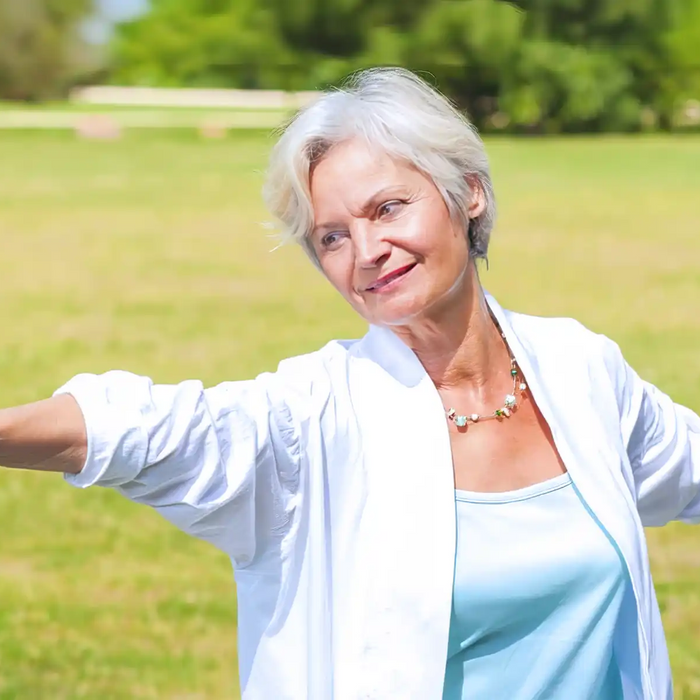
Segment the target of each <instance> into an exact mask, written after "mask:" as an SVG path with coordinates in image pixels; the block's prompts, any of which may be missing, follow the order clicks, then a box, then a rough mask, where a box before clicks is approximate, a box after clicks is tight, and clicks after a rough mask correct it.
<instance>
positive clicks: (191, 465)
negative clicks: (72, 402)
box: [56, 371, 301, 567]
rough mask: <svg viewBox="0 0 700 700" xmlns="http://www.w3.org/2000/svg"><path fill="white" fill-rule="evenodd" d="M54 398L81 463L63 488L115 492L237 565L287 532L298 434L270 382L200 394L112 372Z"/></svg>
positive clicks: (264, 378)
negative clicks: (69, 412) (74, 422)
mask: <svg viewBox="0 0 700 700" xmlns="http://www.w3.org/2000/svg"><path fill="white" fill-rule="evenodd" d="M63 393H67V394H71V395H72V396H73V397H74V398H75V399H76V401H77V402H78V405H79V406H80V409H81V411H82V413H83V416H84V419H85V425H86V429H87V441H88V447H87V459H86V463H85V465H84V467H83V469H82V470H81V472H80V473H78V474H75V475H72V474H66V475H65V478H66V480H67V481H68V482H69V483H71V484H72V485H74V486H77V487H80V488H85V487H88V486H93V485H97V486H105V487H112V488H115V489H116V490H118V491H120V492H121V493H122V494H123V495H125V496H126V497H128V498H129V499H131V500H133V501H135V502H137V503H143V504H145V505H149V506H151V507H153V508H155V509H156V510H158V511H159V512H160V513H161V514H162V515H163V516H164V517H165V518H166V519H167V520H169V521H170V522H172V523H173V524H174V525H176V526H177V527H179V528H180V529H182V530H184V531H185V532H187V533H188V534H191V535H193V536H195V537H199V538H201V539H204V540H207V541H209V542H211V543H213V544H214V545H215V546H217V547H218V548H219V549H221V550H223V551H224V552H226V553H227V554H228V555H229V556H230V557H231V558H232V559H233V561H234V565H236V566H238V567H244V566H246V565H248V564H249V563H251V561H253V559H259V558H260V557H261V556H264V554H265V550H266V549H269V547H270V545H271V544H272V542H271V539H276V540H281V539H284V537H285V535H286V533H288V531H289V529H290V526H291V523H292V520H293V517H294V508H295V503H296V499H295V494H296V490H297V486H298V481H299V479H298V471H299V454H300V432H301V431H300V422H299V416H298V415H295V412H294V411H293V410H292V409H291V408H290V405H289V402H288V401H287V400H285V396H284V392H283V391H282V392H280V391H279V390H278V387H277V385H276V383H275V381H274V375H261V376H260V377H258V378H257V379H255V380H250V381H241V382H225V383H223V384H220V385H218V386H216V387H213V388H209V389H205V388H204V387H203V385H202V383H201V382H199V381H184V382H182V383H180V384H176V385H158V384H154V383H153V382H152V381H151V380H150V379H149V378H147V377H141V376H137V375H135V374H131V373H128V372H121V371H114V372H107V373H106V374H102V375H91V374H82V375H78V376H76V377H74V378H73V379H72V380H70V381H69V382H68V383H67V384H65V385H64V386H63V387H61V388H60V389H58V390H57V392H56V394H63ZM277 544H278V545H279V542H277Z"/></svg>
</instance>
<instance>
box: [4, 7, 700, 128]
mask: <svg viewBox="0 0 700 700" xmlns="http://www.w3.org/2000/svg"><path fill="white" fill-rule="evenodd" d="M41 1H43V2H44V3H45V4H52V3H51V0H25V2H28V3H29V4H30V5H31V4H36V3H38V2H41ZM54 2H55V3H56V4H58V5H60V6H69V5H71V3H72V5H73V6H74V7H75V8H76V9H77V8H79V7H80V6H81V2H83V0H54ZM83 4H84V3H83ZM0 5H2V3H0ZM1 20H2V18H1V17H0V46H2V44H3V40H2V29H1ZM1 51H2V50H1V49H0V52H1ZM372 65H401V66H405V67H407V68H410V69H412V70H416V71H418V72H420V73H421V74H423V75H424V76H425V77H427V78H428V79H429V80H430V81H432V82H433V83H435V84H436V85H437V86H438V87H440V89H441V90H442V91H443V92H445V93H447V94H448V95H449V96H450V97H451V98H452V99H454V100H455V101H456V102H457V104H458V105H459V106H460V107H461V108H463V109H464V110H466V112H467V113H468V114H469V116H470V117H471V119H472V120H473V121H474V122H475V123H476V125H477V126H478V127H479V128H480V129H482V130H486V131H506V132H516V133H517V132H525V133H557V132H601V131H639V130H647V129H648V130H652V129H664V130H673V129H682V128H689V127H692V126H693V125H694V124H695V125H696V126H697V123H698V122H700V114H698V111H700V102H698V101H700V0H510V1H508V2H506V1H505V0H151V8H150V11H149V12H148V13H146V14H144V15H143V16H141V17H138V18H136V19H134V20H133V21H131V22H128V23H124V24H121V25H119V26H118V27H117V28H116V31H115V35H114V38H113V40H112V42H111V44H110V46H109V51H108V53H107V61H106V63H105V66H104V76H103V77H104V78H105V80H108V81H111V82H113V83H118V84H128V85H151V86H169V87H177V86H184V87H237V88H250V89H254V88H273V89H286V90H307V89H318V88H323V87H327V86H330V85H334V84H337V83H338V81H339V80H341V79H342V77H343V76H345V75H347V74H349V73H351V72H353V71H355V70H358V69H361V68H364V67H367V66H372ZM3 67H4V66H3V59H2V56H1V53H0V91H2V90H3V89H4V82H3V80H2V76H1V73H2V68H3Z"/></svg>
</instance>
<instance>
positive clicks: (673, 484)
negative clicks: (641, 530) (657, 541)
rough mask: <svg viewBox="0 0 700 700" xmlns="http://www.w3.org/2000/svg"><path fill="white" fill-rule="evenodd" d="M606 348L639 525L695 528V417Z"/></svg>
mask: <svg viewBox="0 0 700 700" xmlns="http://www.w3.org/2000/svg"><path fill="white" fill-rule="evenodd" d="M608 343H609V345H608V357H609V358H610V361H609V365H610V366H611V369H613V376H614V377H615V384H616V387H617V395H618V405H619V408H620V417H621V427H622V434H623V439H624V441H625V445H626V448H627V454H628V457H629V460H630V464H631V466H632V472H633V475H634V481H635V487H636V497H637V509H638V511H639V514H640V517H641V519H642V522H643V524H644V525H646V526H660V525H665V524H666V523H668V522H670V521H672V520H680V521H683V522H687V523H700V417H698V415H697V414H696V413H695V412H693V411H692V410H690V409H689V408H686V407H685V406H681V405H680V404H677V403H675V402H674V401H673V399H671V398H670V397H669V396H667V395H666V394H665V393H664V392H662V391H660V390H659V389H658V388H657V387H655V386H653V385H652V384H650V383H649V382H646V381H644V380H643V379H641V378H640V377H639V376H638V375H637V373H636V372H635V371H634V370H633V369H632V368H631V367H630V366H629V365H628V364H627V363H626V362H625V360H624V359H623V357H622V354H621V352H620V350H619V348H618V347H617V345H615V344H614V343H612V341H608Z"/></svg>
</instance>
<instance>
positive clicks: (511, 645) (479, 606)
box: [442, 474, 639, 700]
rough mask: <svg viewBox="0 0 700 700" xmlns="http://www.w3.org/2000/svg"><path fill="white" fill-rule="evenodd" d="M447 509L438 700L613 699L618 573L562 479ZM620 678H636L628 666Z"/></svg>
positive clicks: (624, 578) (622, 575) (612, 555)
mask: <svg viewBox="0 0 700 700" xmlns="http://www.w3.org/2000/svg"><path fill="white" fill-rule="evenodd" d="M455 500H456V509H457V554H456V558H455V582H454V595H453V604H452V621H451V623H450V642H449V646H448V658H447V670H446V672H445V689H444V691H443V697H442V700H467V699H468V700H499V699H500V700H535V698H561V699H562V700H620V698H621V697H622V685H621V670H620V667H619V666H620V664H619V662H618V659H617V658H616V656H615V653H614V649H613V639H614V632H615V628H616V627H617V625H618V621H619V617H620V613H621V612H622V604H623V601H624V599H625V594H626V593H627V588H628V586H629V583H628V575H627V570H626V569H625V565H624V562H623V561H622V558H621V557H620V555H619V553H618V551H617V550H616V548H615V547H614V546H613V544H612V543H611V542H610V540H609V539H608V536H607V534H606V533H605V532H604V531H603V529H602V528H601V527H600V526H599V525H598V523H596V521H595V520H594V519H593V518H592V517H591V515H590V513H588V512H587V511H586V508H585V507H584V505H583V503H582V502H581V500H580V499H579V497H578V494H577V493H576V489H574V487H573V484H572V482H571V477H570V476H569V474H562V475H561V476H557V477H554V478H553V479H548V480H547V481H543V482H540V483H537V484H533V485H532V486H528V487H526V488H521V489H517V490H515V491H506V492H503V493H472V492H471V491H456V495H455ZM629 593H630V594H631V590H630V591H629ZM635 632H636V628H633V629H632V630H630V633H631V634H633V635H634V633H635ZM630 660H634V659H630ZM624 672H625V674H626V675H627V676H628V677H630V678H632V677H634V676H635V675H636V676H637V678H639V673H638V665H637V667H632V668H625V670H624ZM638 685H639V683H638Z"/></svg>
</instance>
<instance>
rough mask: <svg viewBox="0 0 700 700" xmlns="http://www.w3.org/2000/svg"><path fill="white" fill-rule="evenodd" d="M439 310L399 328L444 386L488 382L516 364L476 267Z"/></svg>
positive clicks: (439, 385) (478, 385) (476, 386)
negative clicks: (462, 285)
mask: <svg viewBox="0 0 700 700" xmlns="http://www.w3.org/2000/svg"><path fill="white" fill-rule="evenodd" d="M459 297H460V298H459V299H457V300H452V302H451V303H450V304H447V305H445V307H444V308H443V309H441V310H440V312H439V313H437V314H433V315H431V317H430V318H424V319H420V320H418V321H416V322H415V323H411V324H409V325H407V326H404V327H400V328H398V327H397V328H394V329H393V330H394V332H395V333H396V334H397V335H398V336H399V337H400V338H401V339H402V340H403V342H404V343H406V345H408V347H410V348H411V349H412V350H413V352H415V354H416V355H417V357H418V359H419V360H420V361H421V364H422V365H423V367H424V368H425V371H426V372H427V373H428V375H429V376H430V378H431V379H432V380H433V382H434V384H435V386H436V387H437V388H438V389H452V388H458V387H464V386H466V385H469V386H471V387H473V388H474V389H477V390H478V389H481V388H483V387H485V386H486V385H487V384H488V383H489V380H490V379H491V378H493V377H494V376H496V375H500V374H501V373H502V372H503V369H504V368H506V369H508V370H509V369H510V364H509V354H508V349H507V347H506V345H505V343H504V342H503V339H502V338H501V334H500V332H499V330H498V328H497V327H496V325H495V323H494V322H493V319H492V317H491V312H490V311H489V308H488V302H487V301H486V297H485V296H484V292H483V289H482V288H481V284H480V282H479V279H478V275H477V273H476V270H473V272H472V274H471V275H469V281H468V283H467V284H466V285H465V286H464V287H463V288H462V289H461V290H459Z"/></svg>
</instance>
